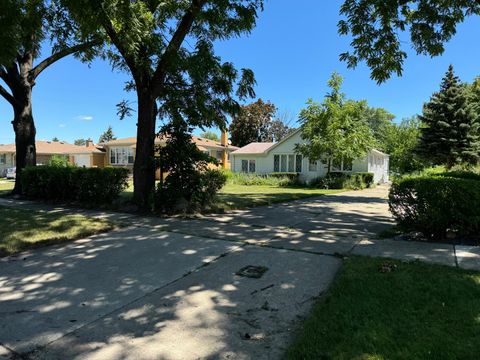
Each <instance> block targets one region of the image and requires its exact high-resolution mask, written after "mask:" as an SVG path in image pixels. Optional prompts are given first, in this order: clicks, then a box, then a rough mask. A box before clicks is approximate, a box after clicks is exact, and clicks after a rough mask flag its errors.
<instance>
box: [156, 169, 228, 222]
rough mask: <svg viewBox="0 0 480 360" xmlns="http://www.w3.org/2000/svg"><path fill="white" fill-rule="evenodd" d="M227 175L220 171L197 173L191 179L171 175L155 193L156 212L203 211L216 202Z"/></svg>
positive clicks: (191, 175)
mask: <svg viewBox="0 0 480 360" xmlns="http://www.w3.org/2000/svg"><path fill="white" fill-rule="evenodd" d="M226 181H227V175H226V174H225V173H224V172H222V171H219V170H213V169H208V170H205V171H195V172H193V173H191V174H190V177H183V176H179V174H178V173H171V174H169V176H167V178H166V179H165V181H164V182H163V183H159V184H158V186H157V189H156V191H155V198H154V200H155V211H157V212H163V213H168V214H174V213H192V212H195V211H202V210H204V209H205V208H206V207H208V206H209V205H211V204H212V203H213V201H214V200H215V196H216V194H217V192H218V191H219V190H220V189H221V188H222V187H223V186H224V185H225V183H226Z"/></svg>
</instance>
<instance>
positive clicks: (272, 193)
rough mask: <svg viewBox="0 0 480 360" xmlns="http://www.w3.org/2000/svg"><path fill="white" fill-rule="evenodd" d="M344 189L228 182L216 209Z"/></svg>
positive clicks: (220, 194) (278, 200)
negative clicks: (247, 184)
mask: <svg viewBox="0 0 480 360" xmlns="http://www.w3.org/2000/svg"><path fill="white" fill-rule="evenodd" d="M340 191H343V190H325V189H312V188H305V187H278V186H268V185H249V186H246V185H234V184H227V185H225V186H224V187H223V189H222V190H221V191H220V193H219V194H218V201H217V203H216V204H215V209H217V210H218V209H223V210H232V209H244V208H249V207H254V206H260V205H269V204H273V203H278V202H282V201H291V200H297V199H303V198H307V197H311V196H319V195H325V194H334V193H338V192H340Z"/></svg>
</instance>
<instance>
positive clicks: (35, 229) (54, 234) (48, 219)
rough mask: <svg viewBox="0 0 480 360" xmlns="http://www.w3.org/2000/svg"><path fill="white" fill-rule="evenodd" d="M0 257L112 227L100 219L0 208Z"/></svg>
mask: <svg viewBox="0 0 480 360" xmlns="http://www.w3.org/2000/svg"><path fill="white" fill-rule="evenodd" d="M0 229H2V234H1V237H0V256H5V255H9V254H12V253H16V252H19V251H22V250H26V249H30V248H35V247H39V246H44V245H48V244H52V243H57V242H61V241H69V240H74V239H78V238H81V237H86V236H89V235H93V234H97V233H101V232H105V231H108V230H111V229H113V225H112V224H111V223H110V222H108V221H106V220H102V219H90V218H87V217H85V216H82V215H66V214H61V213H45V212H38V211H31V210H19V209H11V208H5V207H0Z"/></svg>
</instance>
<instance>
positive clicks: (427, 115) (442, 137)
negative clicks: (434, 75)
mask: <svg viewBox="0 0 480 360" xmlns="http://www.w3.org/2000/svg"><path fill="white" fill-rule="evenodd" d="M478 120H479V119H478V115H477V114H475V112H474V109H473V107H472V105H471V104H470V103H469V94H468V91H467V89H466V87H465V85H463V84H462V83H461V81H460V79H459V78H458V77H457V76H455V74H454V71H453V66H452V65H450V66H449V68H448V71H447V73H446V74H445V77H444V78H443V80H442V83H441V85H440V91H439V92H437V93H434V94H433V95H432V97H431V98H430V101H429V102H428V103H426V104H425V105H424V106H423V114H422V115H421V116H420V121H421V122H422V127H421V129H420V133H421V135H420V142H419V145H418V149H417V150H418V153H419V154H420V155H421V156H422V157H423V158H424V159H425V160H427V161H430V162H431V163H433V164H437V165H440V164H442V165H446V166H447V168H451V167H452V166H453V165H455V164H458V163H471V164H475V163H477V162H478V159H479V156H480V137H479V121H478Z"/></svg>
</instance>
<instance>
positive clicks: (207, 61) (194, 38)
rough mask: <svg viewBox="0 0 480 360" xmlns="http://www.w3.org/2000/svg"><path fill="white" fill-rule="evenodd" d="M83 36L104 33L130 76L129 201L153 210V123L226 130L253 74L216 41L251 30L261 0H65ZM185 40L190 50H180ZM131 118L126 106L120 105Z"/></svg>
mask: <svg viewBox="0 0 480 360" xmlns="http://www.w3.org/2000/svg"><path fill="white" fill-rule="evenodd" d="M62 1H63V3H65V4H67V5H68V8H69V9H70V13H71V14H72V16H73V17H74V18H75V20H76V22H77V24H79V26H80V27H81V28H82V29H83V30H84V31H86V32H94V33H95V32H97V31H100V30H101V31H104V32H105V34H106V36H107V37H108V44H111V46H109V47H108V48H107V50H108V55H109V58H110V59H111V61H112V64H113V65H114V67H116V68H119V69H121V70H125V71H128V72H129V73H130V74H131V76H132V81H130V82H129V83H128V84H127V89H129V90H134V91H136V95H137V147H136V157H135V165H134V170H133V180H134V200H135V202H136V203H137V205H138V206H139V207H140V208H141V209H144V210H148V209H149V208H150V198H151V194H152V191H153V188H154V185H155V162H154V139H155V136H156V118H157V116H159V117H160V118H162V119H165V120H166V121H173V119H175V120H179V118H180V117H182V118H184V119H186V120H187V121H188V122H189V125H192V126H193V127H197V126H199V127H211V126H214V125H215V126H216V127H219V128H221V129H224V128H225V127H226V114H234V113H235V112H236V111H238V103H237V102H236V100H235V99H234V98H233V94H232V93H233V92H234V91H235V89H234V88H235V85H238V90H237V95H238V98H239V99H243V98H245V97H246V96H253V95H254V92H253V88H252V86H253V84H254V82H255V81H254V76H253V72H252V71H250V70H247V69H242V72H241V73H239V72H238V71H237V70H236V69H235V68H234V66H233V64H231V63H222V62H221V59H220V58H219V57H218V56H216V55H215V53H214V50H213V43H214V41H215V40H219V39H221V40H225V39H228V38H231V37H234V36H240V35H241V34H243V33H245V32H249V31H250V30H251V29H252V28H253V27H254V26H255V22H256V17H257V10H259V9H261V8H262V6H263V1H262V0H248V1H247V0H242V1H239V0H236V1H231V0H185V1H173V0H167V1H159V0H152V1H143V0H132V1H121V2H119V1H117V0H104V1H94V0H62ZM187 37H188V47H187V46H184V45H183V44H184V42H185V39H186V38H187ZM120 105H121V106H120V108H119V110H120V112H121V113H122V114H123V115H127V114H128V113H129V111H128V109H129V104H128V103H127V102H122V103H120Z"/></svg>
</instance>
